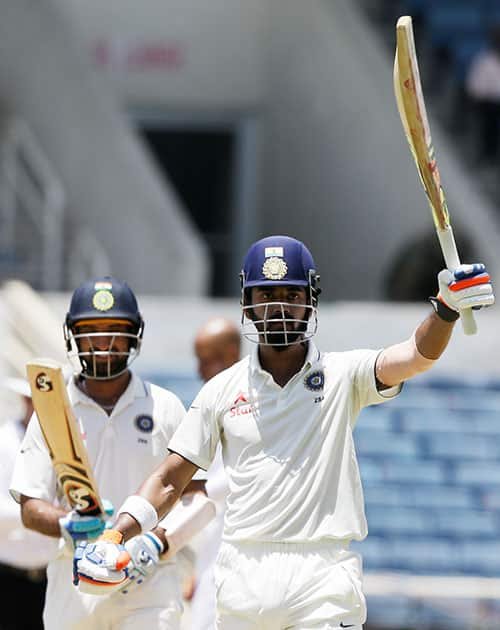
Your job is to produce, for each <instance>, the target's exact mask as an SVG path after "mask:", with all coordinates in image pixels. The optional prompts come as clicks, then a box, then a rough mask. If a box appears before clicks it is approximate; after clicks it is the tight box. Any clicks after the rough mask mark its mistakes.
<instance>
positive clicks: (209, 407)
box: [168, 378, 220, 470]
mask: <svg viewBox="0 0 500 630" xmlns="http://www.w3.org/2000/svg"><path fill="white" fill-rule="evenodd" d="M216 383H217V378H215V379H212V380H211V381H209V382H208V383H207V384H206V385H204V386H203V387H202V388H201V390H200V392H199V393H198V395H197V396H196V398H195V399H194V401H193V403H192V405H191V407H190V408H189V409H188V412H187V414H186V416H185V417H184V419H183V421H182V422H181V424H180V425H179V427H178V428H177V430H176V432H175V433H174V436H173V438H172V439H171V441H170V444H169V445H168V448H169V450H170V451H173V452H175V453H178V454H179V455H182V457H184V458H185V459H187V460H189V461H190V462H192V463H193V464H195V465H196V466H198V468H202V469H203V470H207V469H208V468H209V466H210V464H211V462H212V460H213V458H214V456H215V451H216V448H217V444H218V443H219V439H220V436H219V427H218V422H217V413H216V406H217V403H216V399H217V396H216V389H215V387H216Z"/></svg>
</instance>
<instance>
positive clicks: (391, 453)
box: [146, 373, 500, 630]
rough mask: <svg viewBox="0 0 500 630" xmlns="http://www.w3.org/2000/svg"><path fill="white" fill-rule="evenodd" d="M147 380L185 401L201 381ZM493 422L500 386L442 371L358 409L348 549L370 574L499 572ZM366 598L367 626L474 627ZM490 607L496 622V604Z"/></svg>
mask: <svg viewBox="0 0 500 630" xmlns="http://www.w3.org/2000/svg"><path fill="white" fill-rule="evenodd" d="M146 377H147V378H149V379H150V380H152V381H153V382H156V383H158V384H159V385H163V386H166V387H168V388H170V389H172V390H173V391H175V392H177V393H178V395H179V396H180V397H181V399H182V400H183V401H184V403H185V404H186V405H189V404H190V402H191V401H192V399H193V397H194V395H195V394H196V392H197V391H198V388H199V386H200V381H199V380H198V379H197V378H195V377H193V376H192V375H190V374H187V373H186V374H180V375H179V374H175V373H156V374H148V375H146ZM499 419H500V388H499V385H498V383H495V382H484V383H479V384H470V383H469V384H468V383H463V382H459V381H457V380H451V379H450V380H448V379H442V378H440V379H439V380H438V379H436V378H434V379H430V380H428V381H425V383H419V384H418V385H415V384H414V383H407V384H406V385H405V387H404V390H403V392H402V394H401V395H400V396H399V398H397V399H396V400H394V401H391V402H390V403H388V404H385V405H380V406H373V407H368V408H366V409H365V410H363V412H362V414H361V416H360V419H359V422H358V425H357V427H356V429H355V443H356V449H357V452H358V457H359V465H360V470H361V475H362V478H363V485H364V491H365V501H366V514H367V519H368V526H369V535H368V538H367V539H366V540H365V541H363V542H361V543H354V545H353V546H354V547H355V548H356V549H357V550H358V551H360V552H361V554H362V556H363V563H364V568H365V573H366V574H367V575H368V574H370V573H386V572H396V573H399V574H401V575H404V574H407V575H422V576H433V575H435V576H469V577H472V576H478V577H479V576H482V577H498V576H500V422H499ZM443 595H444V593H443ZM387 602H390V605H387ZM469 604H470V606H473V604H472V602H469ZM368 605H369V611H370V616H369V621H370V624H373V627H382V626H381V625H380V624H383V627H385V628H397V629H398V630H402V629H403V628H411V627H419V628H422V627H425V628H427V627H428V628H431V627H432V628H434V627H439V628H448V627H449V628H454V629H457V628H467V629H470V628H471V625H470V618H471V614H472V613H471V611H467V610H466V611H463V610H461V609H457V608H456V606H454V607H453V609H452V610H448V609H447V606H446V604H444V605H437V604H436V605H434V604H432V601H431V600H429V599H415V598H410V597H407V596H401V597H399V596H394V595H391V596H390V598H388V597H384V596H382V597H372V596H370V594H369V595H368ZM488 605H489V609H488V610H489V612H488V615H489V616H490V618H491V617H492V616H493V617H494V618H495V619H496V620H497V621H496V623H497V626H495V627H500V621H499V618H500V604H499V606H497V605H496V603H495V602H493V601H491V602H489V604H488ZM417 619H418V624H419V625H418V626H413V625H412V624H413V623H414V621H415V620H417ZM423 620H425V624H427V625H422V624H423V622H424V621H423ZM369 627H372V625H370V626H369ZM484 627H490V626H484ZM491 627H494V626H491Z"/></svg>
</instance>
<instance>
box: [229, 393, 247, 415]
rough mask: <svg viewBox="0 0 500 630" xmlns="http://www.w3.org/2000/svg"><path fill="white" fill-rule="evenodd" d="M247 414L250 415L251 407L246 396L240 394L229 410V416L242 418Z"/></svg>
mask: <svg viewBox="0 0 500 630" xmlns="http://www.w3.org/2000/svg"><path fill="white" fill-rule="evenodd" d="M247 413H252V406H251V405H250V401H249V400H248V394H245V393H244V392H240V393H239V394H238V396H237V397H236V399H235V401H234V402H233V404H232V405H231V407H230V408H229V414H230V416H231V417H232V418H234V416H244V415H245V414H247Z"/></svg>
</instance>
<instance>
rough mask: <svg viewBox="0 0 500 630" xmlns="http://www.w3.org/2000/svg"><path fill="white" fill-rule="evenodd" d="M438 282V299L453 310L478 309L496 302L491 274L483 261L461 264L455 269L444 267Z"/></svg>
mask: <svg viewBox="0 0 500 630" xmlns="http://www.w3.org/2000/svg"><path fill="white" fill-rule="evenodd" d="M438 283H439V294H438V299H440V300H441V301H442V302H443V303H444V304H445V305H446V306H447V307H448V308H450V309H451V310H453V311H457V312H460V311H461V310H463V309H465V308H473V309H474V310H477V309H480V308H482V307H483V306H491V305H492V304H494V302H495V296H494V294H493V287H492V286H491V280H490V274H489V273H488V272H487V271H486V267H485V266H484V265H483V264H482V263H476V264H474V265H460V266H459V267H457V268H456V269H455V270H454V271H449V270H448V269H443V270H442V271H440V272H439V274H438Z"/></svg>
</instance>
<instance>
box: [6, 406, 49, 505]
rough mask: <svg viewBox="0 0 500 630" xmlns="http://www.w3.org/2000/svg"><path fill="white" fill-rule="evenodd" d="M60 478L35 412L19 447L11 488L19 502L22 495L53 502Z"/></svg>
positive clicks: (12, 493)
mask: <svg viewBox="0 0 500 630" xmlns="http://www.w3.org/2000/svg"><path fill="white" fill-rule="evenodd" d="M56 484H57V480H56V475H55V471H54V467H53V466H52V461H51V459H50V455H49V452H48V450H47V445H46V444H45V439H44V437H43V434H42V430H41V428H40V423H39V422H38V418H37V416H36V414H33V416H32V417H31V420H30V422H29V424H28V428H27V429H26V433H25V434H24V438H23V441H22V442H21V446H20V447H19V451H18V453H17V456H16V461H15V464H14V471H13V474H12V479H11V482H10V487H9V491H10V493H11V495H12V496H13V497H14V499H15V500H16V501H18V502H19V501H20V497H21V495H22V494H23V495H25V496H27V497H32V498H34V499H43V500H44V501H48V502H50V503H52V502H53V501H54V499H55V498H56V487H57V485H56Z"/></svg>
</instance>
